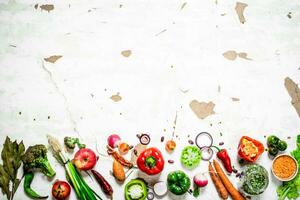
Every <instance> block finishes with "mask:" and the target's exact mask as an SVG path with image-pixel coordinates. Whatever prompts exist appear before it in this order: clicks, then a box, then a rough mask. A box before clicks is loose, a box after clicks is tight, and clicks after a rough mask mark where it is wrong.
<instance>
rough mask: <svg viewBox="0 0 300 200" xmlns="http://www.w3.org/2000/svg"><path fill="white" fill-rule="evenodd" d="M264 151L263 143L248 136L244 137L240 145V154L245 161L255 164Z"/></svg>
mask: <svg viewBox="0 0 300 200" xmlns="http://www.w3.org/2000/svg"><path fill="white" fill-rule="evenodd" d="M264 150H265V148H264V145H263V144H262V143H261V142H259V141H257V140H255V139H253V138H250V137H248V136H243V137H242V138H241V140H240V143H239V148H238V154H239V156H240V157H241V158H242V159H243V160H246V161H248V162H252V163H253V162H255V161H256V160H257V159H258V158H259V156H260V155H261V154H262V153H263V152H264Z"/></svg>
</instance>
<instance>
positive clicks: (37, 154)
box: [22, 144, 55, 178]
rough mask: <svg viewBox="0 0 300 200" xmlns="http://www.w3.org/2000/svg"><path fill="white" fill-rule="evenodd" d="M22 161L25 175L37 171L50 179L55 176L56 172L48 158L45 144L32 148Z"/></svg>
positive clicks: (27, 151)
mask: <svg viewBox="0 0 300 200" xmlns="http://www.w3.org/2000/svg"><path fill="white" fill-rule="evenodd" d="M22 161H23V169H24V172H25V173H27V172H31V171H34V170H36V169H37V170H41V172H42V173H43V174H45V175H46V176H47V177H49V178H51V177H53V176H55V171H54V170H53V169H52V167H51V165H50V162H49V161H48V158H47V148H46V147H45V145H43V144H37V145H34V146H30V147H29V148H28V149H27V150H26V152H25V154H24V155H23V156H22Z"/></svg>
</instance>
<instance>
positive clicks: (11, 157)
mask: <svg viewBox="0 0 300 200" xmlns="http://www.w3.org/2000/svg"><path fill="white" fill-rule="evenodd" d="M24 152H25V146H24V144H23V141H21V142H20V143H19V144H18V143H17V141H16V140H15V141H14V142H12V141H11V140H10V138H9V137H6V139H5V142H4V144H3V149H2V152H1V158H2V162H3V164H2V165H0V187H1V190H2V193H3V194H5V195H6V196H7V198H8V199H11V197H12V198H13V196H14V193H15V192H16V191H17V188H18V186H19V184H20V179H18V178H17V174H18V170H19V168H20V166H21V163H22V162H21V157H22V155H23V154H24ZM10 185H12V187H10ZM10 189H12V191H11V190H10Z"/></svg>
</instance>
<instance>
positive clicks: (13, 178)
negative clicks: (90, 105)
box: [0, 132, 300, 200]
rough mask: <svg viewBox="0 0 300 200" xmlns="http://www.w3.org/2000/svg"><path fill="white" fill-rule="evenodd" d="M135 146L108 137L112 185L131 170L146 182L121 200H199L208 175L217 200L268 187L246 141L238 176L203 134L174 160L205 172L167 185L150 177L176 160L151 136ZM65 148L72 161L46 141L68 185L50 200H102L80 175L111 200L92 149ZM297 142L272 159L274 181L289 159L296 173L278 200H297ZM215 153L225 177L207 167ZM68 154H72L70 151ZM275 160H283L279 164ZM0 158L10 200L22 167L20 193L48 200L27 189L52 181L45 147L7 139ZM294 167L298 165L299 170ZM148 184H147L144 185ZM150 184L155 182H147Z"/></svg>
mask: <svg viewBox="0 0 300 200" xmlns="http://www.w3.org/2000/svg"><path fill="white" fill-rule="evenodd" d="M173 135H174V132H173ZM138 140H139V142H138V144H136V145H135V146H134V147H133V145H130V144H128V143H125V142H123V141H122V140H121V137H120V136H118V135H117V134H112V135H110V136H109V137H108V138H107V146H106V148H107V157H108V158H111V159H112V175H113V177H114V178H115V180H116V181H117V182H118V183H119V184H120V185H122V184H124V182H125V181H126V178H127V177H128V176H129V175H130V174H131V172H132V171H133V170H139V172H143V173H144V174H145V175H146V178H147V179H146V178H145V179H142V178H141V177H139V178H134V179H132V180H130V181H128V182H127V183H126V184H124V198H125V199H126V200H146V199H147V200H151V199H154V198H155V197H157V198H163V197H164V196H165V195H166V194H167V193H169V194H170V195H171V197H174V198H176V197H183V195H193V196H194V197H198V196H199V195H201V194H202V193H203V192H204V191H205V190H204V189H201V188H204V187H206V186H207V185H208V184H209V180H208V179H207V178H206V174H207V173H208V174H209V176H210V178H211V181H212V184H213V185H214V186H215V188H216V191H217V193H218V194H219V196H220V198H221V199H228V198H229V196H231V198H232V199H233V200H245V199H246V198H245V196H247V197H248V196H257V195H260V194H262V193H263V192H264V191H265V190H266V188H267V187H268V184H269V175H268V172H267V170H266V169H265V168H264V167H263V166H261V165H259V164H256V163H255V162H256V161H257V160H258V158H259V157H260V156H261V154H262V153H263V152H264V145H263V144H262V143H261V142H259V141H257V140H255V139H253V138H250V137H248V136H243V137H242V138H241V139H240V142H239V145H238V156H239V157H240V158H241V159H243V160H245V161H247V162H246V165H245V168H244V170H243V171H242V172H241V173H238V171H237V169H236V168H233V166H232V163H231V158H230V155H229V152H228V151H227V149H225V148H220V147H216V146H213V138H212V135H211V134H209V133H207V132H201V133H199V134H198V135H197V136H196V138H195V143H194V142H193V141H192V140H189V144H190V145H188V146H185V147H184V148H183V150H182V152H181V156H180V159H178V160H180V162H181V164H182V166H183V167H185V168H187V169H188V170H197V169H196V168H197V167H198V166H199V164H200V161H201V159H202V160H203V164H207V166H208V171H207V172H198V171H196V173H195V175H194V177H193V178H192V179H191V177H189V175H188V174H186V173H185V172H184V171H181V170H175V171H172V172H169V174H168V176H167V178H166V180H159V179H157V180H155V179H154V177H159V175H160V174H161V173H162V172H163V170H164V168H165V165H166V164H172V163H174V160H170V159H169V160H168V162H167V163H165V160H164V157H163V153H162V152H161V151H160V150H159V149H158V148H156V147H150V148H149V147H147V145H148V144H149V143H150V141H151V138H150V135H148V134H141V135H138ZM190 141H192V142H190ZM63 142H64V145H65V146H66V147H67V150H74V149H75V148H78V150H77V151H76V152H75V153H74V158H73V159H72V160H70V159H68V158H67V156H66V155H65V154H64V152H63V149H62V147H61V145H60V143H59V141H58V140H57V139H56V138H53V137H51V136H48V143H49V145H50V147H51V150H52V153H53V156H54V157H55V158H56V159H57V160H58V161H59V162H60V163H61V164H62V165H63V166H64V169H65V171H66V179H67V181H63V180H57V181H55V182H54V184H53V186H52V190H51V194H52V197H53V199H56V200H65V199H68V198H69V196H70V193H71V190H74V192H75V194H76V196H77V199H79V200H96V199H100V200H101V199H102V198H101V197H100V196H99V195H98V194H97V193H96V191H94V190H93V189H92V188H91V187H90V186H89V185H88V184H87V182H86V181H85V180H84V177H83V176H82V174H81V173H82V172H85V173H89V172H91V174H92V175H93V177H94V179H95V180H96V181H97V182H98V184H99V186H100V188H101V190H102V192H103V193H104V194H105V195H106V196H107V197H108V198H111V199H113V195H114V191H113V187H112V186H111V185H110V183H109V182H108V181H107V179H105V178H104V177H103V176H102V175H101V174H100V173H99V172H98V171H96V170H95V169H94V167H95V166H96V163H97V161H98V157H97V155H96V153H95V152H94V151H93V150H92V149H90V148H87V147H86V145H85V144H82V143H80V141H79V139H78V138H73V137H65V138H64V140H63ZM161 142H163V140H161ZM296 142H297V143H296V144H297V148H296V149H295V150H294V151H292V152H291V156H292V157H291V156H289V155H280V156H277V157H275V158H274V161H273V165H274V166H275V167H274V169H273V168H272V172H273V174H274V175H275V173H277V171H278V170H280V168H279V167H281V166H284V167H286V166H287V165H288V162H287V161H288V160H287V159H288V158H290V160H289V162H291V163H292V162H294V164H293V165H292V164H291V166H293V170H294V171H293V170H291V171H288V172H289V173H286V174H292V175H293V172H295V173H294V174H295V175H296V177H295V178H293V177H294V176H293V177H291V179H292V178H293V179H292V180H291V179H288V180H289V181H285V182H283V183H282V185H281V186H280V187H278V189H277V194H278V197H279V200H284V199H286V198H288V199H290V200H292V199H297V198H299V197H300V181H299V180H300V175H299V171H298V165H300V135H298V137H297V141H296ZM194 144H195V145H194ZM223 144H224V143H221V142H220V143H219V145H220V146H221V145H223ZM267 145H268V151H269V154H270V155H272V156H275V155H276V154H277V152H278V151H284V150H286V148H287V144H286V142H285V141H283V140H280V139H279V138H278V137H276V136H274V135H271V136H269V137H268V138H267ZM175 147H176V143H175V141H174V140H173V137H172V139H171V140H169V141H167V142H166V144H165V151H166V152H168V153H171V152H173V151H176V148H175ZM272 148H273V149H272ZM274 148H276V150H274ZM213 149H216V150H217V153H216V156H215V157H216V158H218V160H219V161H220V163H222V164H223V167H224V169H225V170H226V172H227V173H225V171H224V170H223V168H222V166H221V165H220V163H219V162H218V161H217V160H215V159H213V162H212V163H211V162H205V161H209V160H211V159H212V158H213V156H214V151H213ZM270 149H271V150H270ZM270 151H271V152H270ZM24 152H25V153H24ZM69 152H70V153H71V152H73V151H69ZM128 152H131V153H130V154H129V155H130V156H131V159H127V157H128V154H127V153H128ZM275 153H276V154H275ZM99 154H100V156H105V155H103V154H101V153H99ZM169 156H170V154H169ZM279 157H280V158H281V159H279ZM1 158H2V161H3V164H2V165H1V164H0V175H1V176H0V187H1V189H2V192H3V194H5V195H6V197H7V199H8V200H13V197H14V193H15V192H16V190H17V188H18V186H19V184H20V182H21V180H20V179H18V178H17V172H18V169H19V168H20V166H21V162H23V172H24V187H23V188H24V192H25V193H26V194H27V196H28V197H30V198H32V199H45V198H48V195H39V194H38V193H37V192H35V191H34V190H33V189H32V188H31V183H32V181H33V179H34V174H35V173H36V172H37V171H40V172H42V173H43V174H44V175H45V176H46V177H48V178H53V177H54V176H55V175H56V173H55V171H54V170H53V168H52V165H51V164H50V162H49V160H48V157H47V148H46V146H45V145H43V144H37V145H33V146H30V147H28V148H27V150H26V151H25V147H24V144H23V143H22V142H20V143H19V144H18V143H17V142H16V141H15V142H11V141H10V139H9V138H8V137H7V138H6V140H5V143H4V146H3V149H2V154H1ZM10 158H12V159H10ZM281 160H283V161H282V162H283V163H281V164H280V162H279V161H281ZM293 160H296V161H293ZM171 161H172V162H171ZM276 161H278V162H276ZM175 162H176V161H175ZM277 163H279V164H277ZM295 163H297V165H296V164H295ZM201 164H202V163H201ZM276 170H277V171H276ZM129 171H131V172H130V174H129V175H126V174H127V172H129ZM233 173H235V174H236V177H239V178H240V184H239V187H237V186H235V185H234V184H233V183H232V182H231V181H230V179H229V177H228V176H229V175H232V174H233ZM275 177H277V176H275ZM91 178H92V177H91ZM143 178H144V177H143ZM148 178H150V179H149V180H148ZM151 178H153V180H155V181H156V182H152V181H150V180H151ZM279 180H280V179H279ZM237 188H238V189H237Z"/></svg>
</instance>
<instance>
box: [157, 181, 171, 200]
mask: <svg viewBox="0 0 300 200" xmlns="http://www.w3.org/2000/svg"><path fill="white" fill-rule="evenodd" d="M153 191H154V193H155V194H156V195H157V196H159V197H162V196H164V195H165V194H167V192H168V188H167V184H166V182H163V181H160V182H157V183H155V185H154V186H153Z"/></svg>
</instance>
